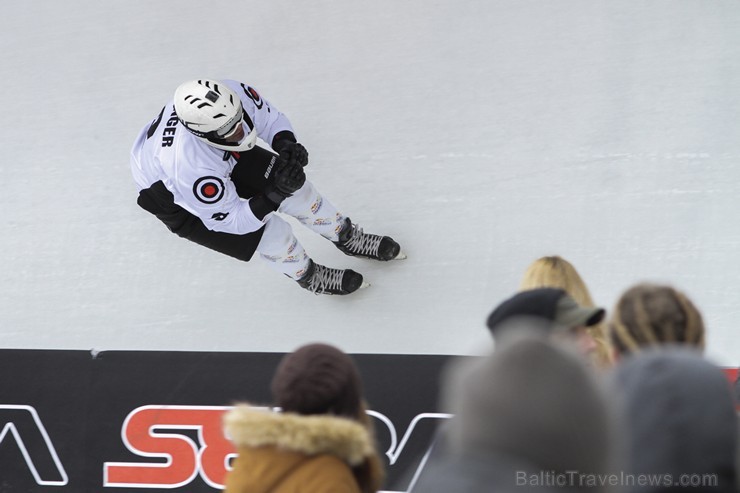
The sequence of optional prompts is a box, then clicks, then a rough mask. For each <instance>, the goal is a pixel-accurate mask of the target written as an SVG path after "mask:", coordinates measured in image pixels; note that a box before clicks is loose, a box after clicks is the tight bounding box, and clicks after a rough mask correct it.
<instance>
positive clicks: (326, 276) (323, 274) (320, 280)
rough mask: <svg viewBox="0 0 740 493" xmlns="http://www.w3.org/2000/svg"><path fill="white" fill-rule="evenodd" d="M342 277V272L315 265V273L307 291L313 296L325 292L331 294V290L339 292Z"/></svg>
mask: <svg viewBox="0 0 740 493" xmlns="http://www.w3.org/2000/svg"><path fill="white" fill-rule="evenodd" d="M342 277H344V271H343V270H339V269H332V268H330V267H324V266H323V265H318V264H316V271H315V272H314V273H313V276H312V277H311V280H310V281H309V284H308V289H309V291H311V292H312V293H314V294H319V293H323V292H326V291H329V292H331V291H332V290H333V291H341V290H342Z"/></svg>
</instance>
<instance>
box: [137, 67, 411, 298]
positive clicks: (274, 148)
mask: <svg viewBox="0 0 740 493" xmlns="http://www.w3.org/2000/svg"><path fill="white" fill-rule="evenodd" d="M307 164H308V152H307V151H306V148H305V147H304V146H303V145H301V144H300V143H298V141H297V139H296V136H295V133H294V132H293V128H292V126H291V124H290V122H289V121H288V118H287V117H286V116H285V115H284V114H283V113H281V112H280V111H279V110H278V109H277V108H275V106H273V105H272V104H270V103H269V102H268V101H267V100H265V99H264V98H262V97H261V96H260V94H259V93H258V92H257V91H256V90H255V89H254V88H252V87H250V86H248V85H246V84H243V83H240V82H238V81H233V80H221V81H216V80H209V79H200V80H193V81H189V82H185V83H184V84H182V85H180V86H179V87H178V88H177V90H176V91H175V95H174V99H173V100H172V101H170V102H169V103H167V104H166V105H165V107H164V108H162V111H160V112H159V116H157V118H155V119H154V121H153V122H152V123H150V124H148V125H146V126H145V127H144V128H143V129H142V130H141V132H140V133H139V135H138V137H137V138H136V141H135V143H134V146H133V149H132V150H131V168H132V172H133V175H134V179H135V181H136V184H137V188H138V190H139V197H138V200H137V202H138V204H139V205H140V206H141V207H142V208H144V209H145V210H147V211H148V212H150V213H152V214H154V215H155V216H157V218H158V219H159V220H160V221H162V222H163V223H164V224H165V225H166V226H167V227H168V228H169V229H170V231H172V232H173V233H175V234H177V235H178V236H181V237H183V238H187V239H188V240H191V241H193V242H195V243H198V244H200V245H202V246H205V247H207V248H210V249H212V250H215V251H218V252H220V253H223V254H225V255H229V256H231V257H234V258H236V259H239V260H242V261H249V260H250V259H251V258H252V256H253V254H254V253H255V251H256V252H258V253H259V256H260V257H261V258H262V259H264V260H265V261H266V262H267V263H268V264H269V265H270V266H272V268H274V269H275V270H277V271H278V272H280V273H283V274H285V275H286V276H288V277H290V278H291V279H293V280H295V281H297V283H298V284H299V285H300V286H301V287H303V288H305V289H307V290H309V291H312V292H314V293H317V294H338V295H345V294H349V293H352V292H354V291H356V290H358V289H360V288H361V287H365V286H367V283H366V282H364V280H363V277H362V275H361V274H359V273H357V272H355V271H353V270H351V269H334V268H330V267H325V266H323V265H320V264H317V263H316V262H314V261H313V260H312V259H311V257H310V256H309V255H308V254H307V253H306V251H305V250H304V248H303V246H302V245H301V244H300V242H299V241H298V240H297V239H296V237H295V236H294V234H293V231H292V229H291V227H290V225H289V224H288V223H287V222H286V221H285V220H283V219H282V218H280V217H279V216H278V215H276V214H274V213H275V212H276V211H277V212H280V213H284V214H288V215H290V216H293V217H295V218H296V219H298V221H300V222H301V223H302V224H303V225H305V226H306V227H308V228H309V229H311V230H312V231H314V232H316V233H318V234H320V235H321V236H323V237H324V238H326V239H328V240H330V241H331V242H333V243H334V245H336V247H337V248H339V250H341V251H342V252H344V253H345V254H347V255H353V256H357V257H364V258H369V259H375V260H383V261H387V260H393V259H400V258H405V255H404V254H403V253H402V252H401V247H400V246H399V244H398V243H396V242H395V241H394V240H393V239H392V238H390V237H388V236H379V235H374V234H368V233H365V232H364V231H363V229H362V228H361V227H359V226H358V225H357V224H354V223H353V222H352V221H351V220H350V218H349V217H347V216H345V215H344V214H343V213H342V212H340V211H339V210H337V208H336V207H335V206H334V205H333V204H332V203H331V202H330V201H329V200H328V199H327V198H326V197H325V196H323V195H322V194H321V193H320V192H319V191H318V190H317V189H316V187H315V186H314V185H313V184H312V183H311V182H310V181H309V180H307V179H306V175H305V172H304V169H303V168H304V167H305V166H306V165H307Z"/></svg>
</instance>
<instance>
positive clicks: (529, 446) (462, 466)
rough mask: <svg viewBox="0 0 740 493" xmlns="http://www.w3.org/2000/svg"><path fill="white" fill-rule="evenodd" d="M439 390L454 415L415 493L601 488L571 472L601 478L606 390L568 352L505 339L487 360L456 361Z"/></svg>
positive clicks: (606, 437) (605, 458)
mask: <svg viewBox="0 0 740 493" xmlns="http://www.w3.org/2000/svg"><path fill="white" fill-rule="evenodd" d="M522 329H525V330H526V328H525V327H522ZM442 391H443V394H442V395H443V402H444V407H445V408H446V409H447V410H448V411H450V412H452V413H454V415H455V416H454V417H453V418H452V419H451V420H450V423H449V428H448V429H447V432H448V436H447V439H448V441H447V446H446V447H445V448H444V450H440V451H438V452H437V453H436V454H435V457H434V458H432V459H430V461H429V463H428V464H427V466H426V468H425V470H424V472H423V474H422V475H421V477H420V478H419V480H418V482H417V483H416V485H415V486H414V487H413V489H412V491H413V492H414V493H418V492H420V493H436V492H440V493H442V492H444V493H450V492H454V493H466V492H470V493H480V492H489V491H491V492H496V493H515V492H528V491H537V492H540V493H546V492H552V491H559V492H568V491H573V490H578V489H580V487H581V486H593V487H591V488H589V489H590V490H592V491H600V487H599V486H598V485H590V484H587V485H584V484H582V483H581V481H582V480H583V481H587V479H584V478H583V477H580V476H578V475H574V474H570V473H569V472H568V471H576V472H578V473H585V474H589V475H598V474H604V473H605V472H606V471H607V470H609V467H610V460H611V457H610V453H611V452H610V450H611V448H610V447H611V445H610V444H611V440H612V437H611V431H612V428H611V426H612V424H611V423H612V422H611V418H610V416H609V414H608V411H607V409H608V406H607V403H606V400H605V396H604V394H603V392H602V391H601V389H599V388H598V386H597V384H596V381H595V375H593V374H592V372H590V371H589V370H588V368H587V366H586V365H585V364H584V363H583V362H582V361H581V359H580V358H579V357H577V356H576V355H575V354H571V350H567V349H566V348H564V347H559V345H558V343H557V342H554V341H551V340H548V339H543V338H540V337H531V336H529V335H520V336H515V337H507V338H505V339H504V340H503V342H502V343H501V344H499V345H498V347H497V348H496V350H495V351H494V353H493V355H492V356H490V357H483V358H474V359H473V360H472V361H471V360H466V361H464V362H463V363H458V364H457V365H455V366H453V367H452V368H451V369H450V370H449V371H448V372H447V376H446V378H445V380H444V382H443V389H442Z"/></svg>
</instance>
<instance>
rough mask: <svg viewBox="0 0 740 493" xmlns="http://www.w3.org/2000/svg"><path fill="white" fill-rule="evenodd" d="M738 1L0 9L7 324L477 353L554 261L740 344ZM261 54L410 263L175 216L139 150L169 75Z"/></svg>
mask: <svg viewBox="0 0 740 493" xmlns="http://www.w3.org/2000/svg"><path fill="white" fill-rule="evenodd" d="M739 26H740V4H739V3H737V2H734V1H713V0H681V1H675V0H654V1H630V2H614V1H598V0H583V1H574V0H564V1H558V2H553V1H547V0H496V1H485V0H478V1H472V0H470V1H465V0H405V1H398V0H375V1H372V2H355V1H347V2H341V1H338V0H335V1H328V0H314V1H310V2H295V1H285V0H270V1H262V0H259V1H241V2H236V1H233V2H202V1H194V0H177V1H174V0H164V1H162V0H159V1H151V0H147V1H143V0H107V1H104V2H101V1H98V0H67V1H59V0H24V1H22V2H20V1H19V2H7V3H6V4H4V5H3V13H2V16H1V17H0V41H1V45H0V48H1V49H2V53H3V57H2V63H1V64H0V81H2V82H1V84H2V88H3V91H2V96H0V101H2V103H1V104H2V118H0V149H2V151H1V152H2V177H3V178H2V185H3V187H2V190H3V193H1V194H0V210H1V211H2V235H0V253H1V254H2V255H1V257H0V278H1V279H2V283H0V347H4V348H64V349H67V348H69V349H91V348H95V349H96V350H106V349H161V350H235V351H289V350H291V349H293V348H295V347H296V346H297V345H299V344H301V343H303V342H307V341H313V340H323V341H329V342H331V343H334V344H337V345H339V346H340V347H342V348H343V349H345V350H347V351H350V352H363V353H373V352H379V353H444V354H462V353H467V352H469V351H475V350H476V347H478V346H479V345H483V344H486V343H487V341H488V335H487V333H486V329H485V327H484V320H485V318H486V316H487V314H488V313H489V311H490V310H491V309H492V308H493V307H494V306H495V305H496V304H497V303H498V302H499V301H501V300H502V299H503V298H505V297H507V296H509V295H510V294H512V293H513V292H514V291H515V290H516V288H517V285H518V282H519V279H520V277H521V274H522V272H523V270H524V269H525V268H526V266H527V265H528V264H529V263H530V262H531V261H532V260H534V259H535V258H537V257H539V256H542V255H548V254H559V255H562V256H564V257H565V258H567V259H568V260H570V261H571V262H573V263H574V264H575V266H576V267H577V268H578V270H579V271H580V272H581V274H582V276H583V277H584V278H585V280H586V282H587V283H588V285H589V287H590V289H591V291H592V294H593V295H594V297H595V299H596V301H597V302H598V303H599V304H601V305H604V306H605V307H607V308H611V307H612V306H613V304H614V303H615V301H616V300H617V298H618V296H619V294H620V293H621V292H622V291H623V290H624V289H626V288H627V287H628V286H629V285H631V284H633V283H635V282H637V281H641V280H653V281H659V282H668V283H672V284H674V285H676V286H677V287H679V288H681V289H683V290H685V291H686V292H687V293H688V294H689V296H690V297H691V298H692V299H694V301H695V302H696V303H697V305H698V306H699V307H700V308H701V310H702V311H703V313H704V316H705V318H706V322H707V327H708V353H709V355H710V356H711V357H713V358H714V359H715V360H716V361H718V362H719V363H721V364H725V365H737V364H740V337H738V335H737V334H738V330H739V329H740V316H739V315H740V261H739V259H738V255H739V252H740V228H739V227H738V226H739V224H738V223H739V221H738V220H739V219H740V214H739V213H738V205H737V202H738V199H737V196H738V191H737V189H738V184H739V183H738V182H740V167H739V166H738V160H739V158H740V27H739ZM197 77H212V78H226V77H230V78H235V79H241V80H244V81H246V82H248V83H249V84H251V85H253V86H255V87H256V88H257V89H259V90H260V91H261V92H262V93H263V95H264V96H265V97H266V98H268V99H269V100H271V101H272V102H273V103H274V104H275V105H276V106H277V107H279V108H280V109H281V110H283V111H284V112H286V113H287V114H288V115H289V117H290V118H291V119H292V122H293V123H294V125H295V127H296V130H297V133H298V137H299V139H300V140H301V141H302V142H303V143H304V144H305V145H306V146H307V148H308V149H309V152H310V154H311V164H310V167H309V168H308V172H309V173H310V177H311V179H312V180H313V181H314V182H315V183H316V184H318V186H319V187H320V189H321V190H322V191H323V192H324V193H325V194H326V195H327V196H328V197H330V198H331V200H332V201H333V202H334V203H335V204H336V205H338V206H339V207H340V208H341V209H342V210H343V211H344V212H345V213H347V214H348V215H350V216H351V217H352V219H354V220H355V221H357V222H359V223H360V224H361V225H362V226H364V227H365V229H366V230H368V231H371V232H379V233H383V234H389V235H392V236H393V237H395V238H396V239H397V240H399V241H400V242H401V243H402V244H403V247H404V249H405V251H406V252H407V253H408V256H409V258H408V260H405V261H403V262H395V263H391V264H377V263H372V262H370V261H362V260H358V259H352V258H347V257H345V256H343V255H342V254H341V253H340V252H339V251H338V250H336V249H335V248H334V247H333V246H332V245H330V244H329V243H328V242H326V241H325V240H322V239H321V238H318V237H315V236H313V235H312V234H311V233H310V232H308V231H307V230H305V229H301V227H300V226H299V225H297V223H295V224H296V230H297V232H298V235H299V238H300V239H301V240H303V241H304V244H305V246H306V247H307V249H308V250H309V252H310V253H311V254H312V255H313V256H314V258H316V260H318V261H319V262H322V263H325V264H329V265H332V266H337V267H352V268H355V269H357V270H359V271H361V272H363V273H364V274H365V275H366V278H367V279H368V280H369V281H370V282H371V283H372V287H371V288H369V289H367V290H364V291H363V292H361V293H358V294H355V295H353V296H350V297H345V298H340V297H315V296H313V295H311V294H309V293H307V292H305V291H303V290H301V289H299V288H298V287H297V286H295V285H293V284H292V283H291V282H290V281H288V280H287V279H285V278H282V277H281V276H279V275H276V274H274V273H273V272H272V271H271V270H270V269H269V268H268V267H267V266H266V265H263V264H261V263H260V262H259V261H258V260H256V259H255V261H253V262H251V263H249V264H243V263H240V262H238V261H235V260H232V259H230V258H227V257H223V256H220V255H218V254H216V253H213V252H210V251H208V250H206V249H203V248H201V247H198V246H196V245H194V244H191V243H189V242H187V241H184V240H181V239H179V238H177V237H176V236H174V235H172V234H170V233H169V232H167V230H166V229H165V228H164V227H163V226H162V225H161V224H160V223H159V222H158V221H157V220H156V219H155V218H154V217H153V216H150V215H149V214H147V213H146V212H144V211H143V210H141V209H139V208H138V206H137V205H136V203H135V199H136V191H135V188H134V184H133V181H132V179H131V176H130V172H129V164H128V152H129V149H130V146H131V144H132V141H133V138H134V136H135V134H136V133H137V132H138V130H139V129H140V128H141V127H142V126H143V125H145V124H146V123H147V122H149V121H151V120H152V119H153V118H154V117H155V116H156V115H157V113H158V112H159V109H160V108H161V107H162V105H163V104H164V103H165V102H166V101H167V99H168V98H169V97H170V95H171V93H172V92H173V90H174V88H175V87H176V86H177V85H178V84H179V83H181V82H182V81H184V80H188V79H191V78H197Z"/></svg>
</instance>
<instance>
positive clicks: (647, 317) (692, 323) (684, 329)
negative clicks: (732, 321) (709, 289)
mask: <svg viewBox="0 0 740 493" xmlns="http://www.w3.org/2000/svg"><path fill="white" fill-rule="evenodd" d="M609 329H610V332H611V339H612V343H613V345H614V347H615V348H616V350H617V351H618V352H619V353H620V354H626V353H635V352H638V351H640V349H641V348H643V347H648V346H657V345H660V344H665V343H677V344H686V345H689V346H694V347H696V348H699V349H701V350H703V349H704V321H703V320H702V316H701V313H699V310H697V308H696V307H695V306H694V304H693V303H692V302H691V300H690V299H689V298H688V297H687V296H686V295H685V294H683V293H681V292H680V291H677V290H676V289H674V288H672V287H671V286H662V285H657V284H649V283H642V284H637V285H635V286H633V287H631V288H629V289H628V290H627V291H625V292H624V294H622V296H621V297H620V298H619V301H618V302H617V306H616V307H615V309H614V314H613V316H612V318H611V320H610V322H609Z"/></svg>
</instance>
